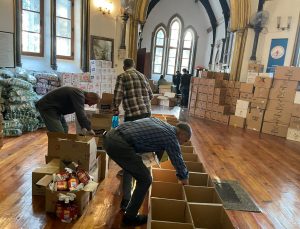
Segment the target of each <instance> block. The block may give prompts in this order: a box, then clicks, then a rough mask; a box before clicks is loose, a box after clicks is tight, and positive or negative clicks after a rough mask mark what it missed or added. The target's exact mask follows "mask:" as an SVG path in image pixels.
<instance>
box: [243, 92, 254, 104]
mask: <svg viewBox="0 0 300 229" xmlns="http://www.w3.org/2000/svg"><path fill="white" fill-rule="evenodd" d="M252 98H253V94H252V93H245V92H241V93H240V99H241V100H245V101H249V102H251V100H252Z"/></svg>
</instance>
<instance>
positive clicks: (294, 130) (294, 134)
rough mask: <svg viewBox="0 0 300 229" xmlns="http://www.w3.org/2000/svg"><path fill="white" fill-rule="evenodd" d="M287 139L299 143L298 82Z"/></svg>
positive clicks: (299, 104)
mask: <svg viewBox="0 0 300 229" xmlns="http://www.w3.org/2000/svg"><path fill="white" fill-rule="evenodd" d="M287 139H289V140H292V141H298V142H300V83H299V81H298V86H297V91H296V94H295V99H294V104H293V109H292V117H291V121H290V125H289V128H288V133H287Z"/></svg>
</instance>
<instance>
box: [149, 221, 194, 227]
mask: <svg viewBox="0 0 300 229" xmlns="http://www.w3.org/2000/svg"><path fill="white" fill-rule="evenodd" d="M147 228H148V229H150V228H151V229H193V228H194V227H193V224H192V223H173V222H164V221H155V220H153V221H151V225H150V227H147Z"/></svg>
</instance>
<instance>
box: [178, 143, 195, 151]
mask: <svg viewBox="0 0 300 229" xmlns="http://www.w3.org/2000/svg"><path fill="white" fill-rule="evenodd" d="M180 148H181V153H194V147H193V146H185V145H182V146H180Z"/></svg>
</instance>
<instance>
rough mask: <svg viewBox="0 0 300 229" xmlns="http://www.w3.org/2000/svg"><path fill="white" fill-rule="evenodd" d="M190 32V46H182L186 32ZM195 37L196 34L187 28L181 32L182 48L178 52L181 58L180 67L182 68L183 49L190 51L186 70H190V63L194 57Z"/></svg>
mask: <svg viewBox="0 0 300 229" xmlns="http://www.w3.org/2000/svg"><path fill="white" fill-rule="evenodd" d="M188 32H190V33H191V34H192V42H191V47H190V48H185V47H184V41H185V37H186V34H187V33H188ZM195 39H196V34H195V32H194V31H193V30H192V29H190V28H188V29H186V30H185V32H184V33H183V37H182V48H181V50H180V53H181V56H180V57H181V59H180V69H181V70H182V68H183V67H182V59H183V51H184V50H189V51H190V55H189V64H188V67H187V70H188V71H189V72H192V63H193V59H194V50H195Z"/></svg>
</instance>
